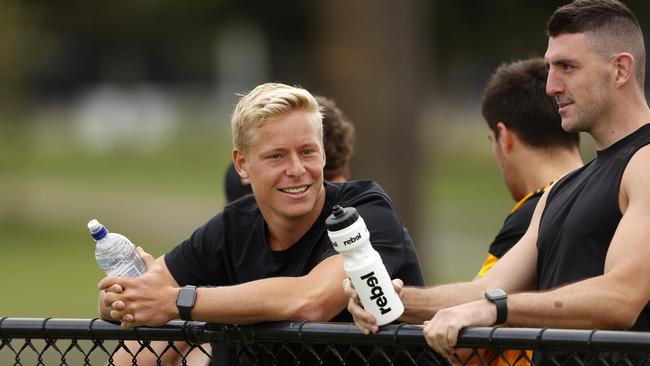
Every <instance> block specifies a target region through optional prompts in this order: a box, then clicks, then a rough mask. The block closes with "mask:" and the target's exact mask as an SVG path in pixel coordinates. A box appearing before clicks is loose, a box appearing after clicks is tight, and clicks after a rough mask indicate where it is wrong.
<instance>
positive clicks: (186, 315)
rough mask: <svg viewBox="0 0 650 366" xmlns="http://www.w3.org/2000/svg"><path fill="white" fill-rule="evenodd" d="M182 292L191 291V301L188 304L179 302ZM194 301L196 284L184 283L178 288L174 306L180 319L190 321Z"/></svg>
mask: <svg viewBox="0 0 650 366" xmlns="http://www.w3.org/2000/svg"><path fill="white" fill-rule="evenodd" d="M182 292H193V296H192V297H191V298H192V301H191V303H189V304H180V303H179V300H180V299H181V293H182ZM195 302H196V286H192V285H186V286H183V287H181V288H180V290H178V298H177V299H176V307H177V308H178V315H179V316H180V318H181V319H182V320H185V321H190V320H192V315H191V312H192V309H193V308H194V303H195Z"/></svg>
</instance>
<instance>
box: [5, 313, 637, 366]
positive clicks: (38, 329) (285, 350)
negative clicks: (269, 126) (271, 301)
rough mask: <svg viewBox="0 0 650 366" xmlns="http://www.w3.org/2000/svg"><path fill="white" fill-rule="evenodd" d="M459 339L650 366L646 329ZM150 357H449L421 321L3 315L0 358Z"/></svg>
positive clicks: (495, 351)
mask: <svg viewBox="0 0 650 366" xmlns="http://www.w3.org/2000/svg"><path fill="white" fill-rule="evenodd" d="M210 344H211V345H212V346H210ZM458 346H459V347H463V348H467V349H468V350H466V351H463V352H459V355H458V357H457V358H455V361H456V362H457V363H461V364H465V365H478V364H481V365H496V364H501V365H507V364H510V365H514V364H517V365H521V366H523V365H528V364H531V363H532V364H533V365H547V364H548V365H554V366H561V365H562V366H563V365H603V366H614V365H620V366H637V365H638V366H641V365H648V366H650V333H644V332H622V331H587V330H563V329H526V328H470V329H465V330H464V331H463V332H462V333H461V336H460V338H459V344H458ZM527 350H528V351H527ZM197 357H198V358H199V361H194V360H196V358H197ZM145 358H148V359H149V360H148V361H147V362H146V364H152V365H156V364H158V365H164V364H167V363H169V364H184V365H194V364H199V365H201V364H202V365H205V364H207V363H208V362H209V359H210V358H212V362H213V364H219V365H222V364H238V365H267V364H268V365H285V364H287V365H294V364H301V365H310V364H325V365H329V364H333V365H356V364H360V365H380V364H389V365H390V364H399V365H402V364H411V365H420V364H432V365H439V364H448V361H447V360H445V359H442V358H440V357H439V356H437V355H435V354H434V353H433V352H432V351H431V350H430V349H429V348H428V347H427V345H426V342H425V339H424V337H423V335H422V328H421V327H419V326H415V325H406V324H400V325H388V326H385V327H382V330H381V331H380V332H379V333H378V334H372V335H369V336H366V335H363V334H362V333H361V332H359V331H358V330H357V328H356V327H355V326H354V325H353V324H347V323H311V322H281V323H266V324H258V325H250V326H237V325H217V324H206V323H203V322H183V321H172V322H170V323H168V324H166V325H165V326H162V327H159V328H148V327H139V328H135V329H131V330H123V329H121V328H120V327H119V325H117V324H114V323H110V322H106V321H103V320H100V319H59V318H44V319H43V318H0V366H3V365H100V364H101V365H104V364H109V365H114V364H127V365H130V364H143V363H145V361H144V359H145Z"/></svg>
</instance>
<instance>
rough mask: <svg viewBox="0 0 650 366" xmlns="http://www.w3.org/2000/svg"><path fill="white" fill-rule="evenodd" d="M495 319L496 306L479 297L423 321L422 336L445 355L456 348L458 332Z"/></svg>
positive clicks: (443, 310) (492, 322) (489, 322)
mask: <svg viewBox="0 0 650 366" xmlns="http://www.w3.org/2000/svg"><path fill="white" fill-rule="evenodd" d="M496 319H497V309H496V306H495V305H494V304H493V303H491V302H489V301H488V300H485V299H481V300H477V301H472V302H468V303H466V304H462V305H458V306H454V307H450V308H446V309H442V310H440V311H438V312H437V313H436V315H434V317H433V318H432V319H431V320H430V321H425V322H424V329H423V333H424V337H425V338H426V340H427V343H428V344H429V346H431V348H433V349H434V350H435V351H436V352H438V353H440V354H441V355H443V356H445V357H449V356H451V355H452V354H453V353H454V352H456V350H455V349H454V347H455V346H456V343H457V342H458V333H459V332H460V330H461V329H463V328H465V327H489V326H492V325H494V322H495V321H496Z"/></svg>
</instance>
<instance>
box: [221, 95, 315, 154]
mask: <svg viewBox="0 0 650 366" xmlns="http://www.w3.org/2000/svg"><path fill="white" fill-rule="evenodd" d="M293 111H303V112H307V113H310V114H312V115H313V118H309V120H310V121H311V122H312V124H313V125H314V128H315V129H316V132H317V133H318V135H319V137H320V139H321V140H322V138H323V115H322V112H321V108H320V107H319V105H318V103H317V102H316V99H314V97H313V96H312V95H311V94H310V93H309V92H308V91H307V90H305V89H302V88H299V87H294V86H289V85H285V84H280V83H266V84H262V85H259V86H257V87H256V88H255V89H253V90H252V91H250V92H249V93H248V94H246V95H244V96H242V97H241V99H239V102H238V103H237V106H236V107H235V110H234V112H233V115H232V119H231V127H232V142H233V146H234V147H235V148H238V149H240V150H242V151H243V150H244V149H246V147H247V146H248V145H249V144H250V142H251V139H252V138H253V135H254V133H255V131H256V130H257V129H258V128H259V127H261V126H262V124H263V123H264V121H265V120H266V119H268V118H271V117H275V116H279V115H281V114H285V113H289V112H293Z"/></svg>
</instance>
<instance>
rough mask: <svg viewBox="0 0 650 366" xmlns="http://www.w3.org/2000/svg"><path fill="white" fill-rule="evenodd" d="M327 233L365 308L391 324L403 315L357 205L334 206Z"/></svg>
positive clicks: (378, 322) (327, 223) (398, 299)
mask: <svg viewBox="0 0 650 366" xmlns="http://www.w3.org/2000/svg"><path fill="white" fill-rule="evenodd" d="M325 223H326V225H327V234H328V235H329V238H330V241H331V242H332V245H333V246H334V249H336V251H337V252H339V253H341V255H342V256H343V266H344V269H345V272H346V273H347V274H348V277H349V278H350V281H351V282H352V285H353V286H354V288H355V290H356V291H357V294H359V299H360V300H361V304H363V307H364V309H366V311H367V312H369V313H370V314H372V315H373V316H374V317H375V319H376V320H377V325H385V324H388V323H390V322H392V321H394V320H396V319H397V318H399V317H400V315H402V313H403V312H404V305H403V304H402V301H401V300H400V298H399V295H397V293H396V292H395V289H394V288H393V284H392V283H391V280H390V276H389V275H388V272H387V271H386V267H385V266H384V263H383V262H382V260H381V256H380V255H379V253H377V251H376V250H375V249H374V248H373V247H372V245H371V244H370V233H369V232H368V228H367V227H366V223H365V222H364V221H363V219H362V218H361V217H360V216H359V213H358V212H357V210H356V209H355V208H354V207H346V208H342V207H341V206H339V205H336V206H334V208H333V209H332V214H331V215H330V216H329V217H328V218H327V220H326V221H325Z"/></svg>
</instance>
